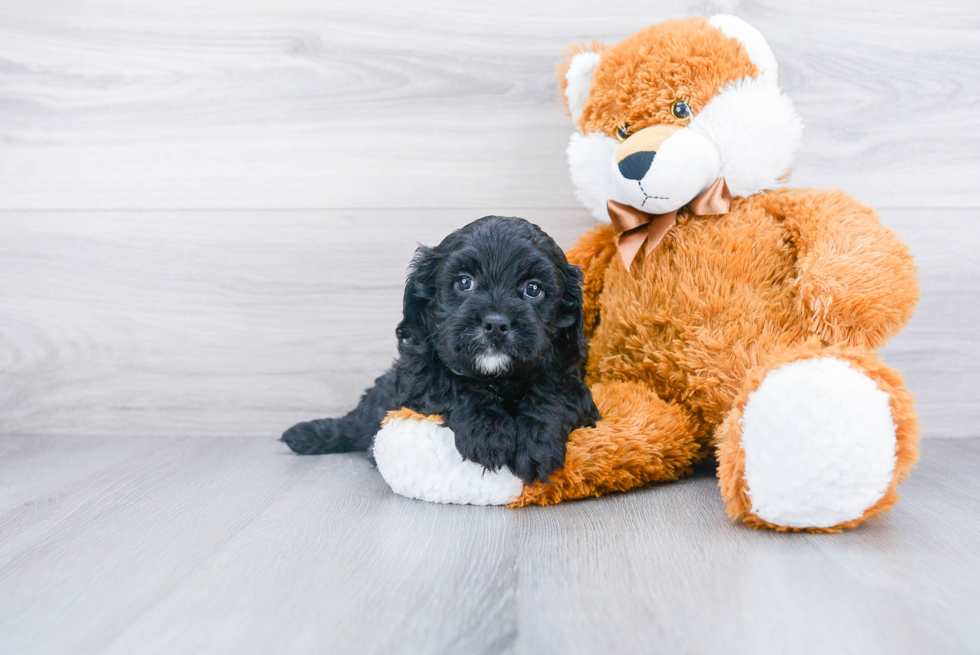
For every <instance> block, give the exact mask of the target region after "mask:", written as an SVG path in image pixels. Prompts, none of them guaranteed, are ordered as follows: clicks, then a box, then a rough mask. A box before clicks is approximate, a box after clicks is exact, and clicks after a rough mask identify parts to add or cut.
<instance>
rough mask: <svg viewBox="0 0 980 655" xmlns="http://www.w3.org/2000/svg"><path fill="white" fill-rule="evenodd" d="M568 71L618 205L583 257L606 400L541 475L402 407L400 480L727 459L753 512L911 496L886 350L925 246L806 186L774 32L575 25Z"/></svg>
mask: <svg viewBox="0 0 980 655" xmlns="http://www.w3.org/2000/svg"><path fill="white" fill-rule="evenodd" d="M559 84H560V87H561V90H562V92H563V96H564V100H565V102H566V105H567V108H568V112H569V114H570V115H571V118H572V120H573V122H574V125H575V131H574V132H573V134H572V135H571V139H570V141H569V145H568V149H567V155H568V164H569V168H570V172H571V178H572V181H573V184H574V187H575V191H576V195H577V197H578V198H579V200H580V201H581V202H582V204H583V205H585V207H586V208H588V210H589V211H590V212H591V214H592V215H593V216H594V218H595V219H596V220H597V221H598V222H599V223H600V224H599V225H598V226H597V227H596V228H595V229H593V230H592V231H591V232H589V233H587V234H585V235H584V236H583V237H581V239H580V240H579V241H578V243H576V244H575V245H574V246H573V247H572V249H571V250H570V251H569V253H568V259H569V261H570V262H571V263H573V264H576V265H578V266H579V267H580V268H581V270H582V272H583V275H584V286H583V293H584V322H585V329H586V334H587V336H588V338H589V340H590V344H589V357H588V363H587V367H586V381H587V383H588V384H589V387H590V389H591V390H592V393H593V396H594V398H595V402H596V405H597V407H598V409H599V412H600V414H601V415H602V419H601V420H600V421H599V422H598V423H597V425H596V427H594V428H580V429H578V430H576V431H574V432H573V433H572V434H571V435H570V436H569V441H568V446H567V456H566V458H565V465H564V467H563V468H562V469H559V470H557V471H556V472H555V473H554V474H552V476H551V477H550V478H549V480H547V481H537V482H535V483H534V484H531V485H524V484H522V483H521V481H520V480H518V479H516V478H515V477H514V476H513V475H511V474H510V473H509V472H508V471H506V470H501V471H498V472H496V473H494V474H492V475H490V474H485V473H484V472H482V470H478V469H480V467H478V466H476V465H474V464H472V463H471V462H463V463H462V464H460V462H459V461H458V459H459V457H458V454H455V453H454V452H453V446H452V434H451V431H449V430H448V429H447V428H445V427H440V426H439V425H438V424H437V423H436V422H434V421H432V420H431V419H429V418H428V417H422V416H413V415H411V414H412V413H411V412H408V411H407V410H402V411H401V412H395V413H392V415H390V416H389V417H388V419H386V423H385V425H384V427H383V428H382V429H381V431H380V432H379V433H378V436H377V440H376V445H375V456H376V459H377V462H378V466H379V469H380V470H381V472H382V475H383V476H384V477H385V479H386V480H388V482H389V484H392V487H393V488H394V489H395V490H396V491H398V492H399V493H404V494H405V495H411V496H414V497H420V498H425V499H427V500H437V501H440V502H475V503H479V504H501V503H508V504H510V505H511V506H514V507H523V506H527V505H532V504H540V505H548V504H553V503H557V502H561V501H564V500H570V499H578V498H586V497H590V496H599V495H602V494H606V493H610V492H617V491H626V490H629V489H634V488H637V487H641V486H645V485H650V484H653V483H665V482H670V481H674V480H677V479H679V478H681V477H683V476H685V475H688V474H690V473H691V472H692V470H693V468H694V467H695V465H697V464H698V463H700V462H710V461H714V462H715V463H716V465H717V477H718V484H719V487H720V490H721V495H722V497H723V499H724V502H725V505H726V509H727V512H728V514H729V516H730V517H732V518H733V519H735V520H740V521H743V522H744V523H745V524H747V525H749V526H751V527H754V528H771V529H775V530H780V531H798V530H807V531H811V532H836V531H840V530H841V529H844V528H849V527H854V526H856V525H858V524H859V523H861V522H862V521H864V520H866V519H868V518H871V517H873V516H875V515H878V514H880V513H882V512H885V511H887V510H888V509H890V508H891V507H892V506H893V505H894V504H895V502H896V501H897V499H898V496H897V494H896V487H897V485H898V484H899V483H901V482H902V480H903V479H904V478H905V476H906V475H907V474H908V472H909V470H910V468H911V467H912V465H913V464H914V462H915V461H916V459H917V444H918V439H919V428H918V423H917V419H916V414H915V410H914V406H913V398H912V395H911V393H910V392H909V390H908V389H907V387H906V386H905V383H904V381H903V379H902V377H901V375H900V374H899V373H898V372H897V371H896V370H894V369H893V368H891V367H889V366H888V365H886V364H885V363H884V362H883V361H882V360H881V359H880V358H879V357H878V356H877V354H876V349H877V348H880V347H881V346H883V345H884V344H885V343H886V342H887V341H888V340H889V339H890V338H891V337H892V336H894V335H895V334H896V333H897V332H898V331H899V330H900V329H901V328H902V327H903V326H904V325H905V323H906V322H907V321H908V320H909V318H910V317H911V315H912V312H913V309H914V306H915V304H916V302H917V300H918V295H919V284H918V278H917V275H916V270H915V266H914V264H913V261H912V257H911V255H910V253H909V251H908V248H907V246H906V245H905V244H903V243H902V242H901V241H900V240H899V239H898V238H897V237H896V236H895V235H894V234H893V233H892V232H891V231H890V230H888V229H887V228H886V227H884V226H883V225H882V224H881V222H880V221H879V219H878V217H877V215H876V214H875V212H874V211H873V210H871V209H869V208H867V207H864V206H862V205H860V204H858V203H857V202H856V201H855V200H853V199H852V198H850V197H849V196H847V195H846V194H844V193H843V192H841V191H837V190H813V189H791V188H786V185H787V181H788V179H789V176H790V172H791V168H792V160H793V156H794V154H795V152H796V150H797V148H798V147H799V144H800V138H801V133H802V124H801V121H800V119H799V117H798V115H797V113H796V111H795V109H794V108H793V105H792V103H791V101H790V100H789V98H788V97H787V96H786V95H785V94H784V93H783V92H782V90H781V88H780V86H779V74H778V68H777V64H776V59H775V57H774V56H773V53H772V51H771V49H770V48H769V46H768V44H767V43H766V41H765V39H764V38H763V37H762V35H761V34H760V33H759V32H758V31H757V30H756V29H755V28H753V27H752V26H750V25H749V24H747V23H746V22H744V21H743V20H741V19H739V18H737V17H734V16H729V15H715V16H712V17H710V18H704V17H697V18H690V19H686V20H670V21H665V22H662V23H658V24H655V25H652V26H649V27H646V28H644V29H642V30H640V31H639V32H637V33H635V34H634V35H632V36H630V37H629V38H627V39H625V40H624V41H622V42H620V43H618V44H616V45H612V46H606V45H603V44H601V43H598V42H594V43H591V44H581V45H578V46H573V48H572V49H571V50H570V51H569V52H568V53H567V56H566V58H565V60H564V61H563V62H562V64H561V65H560V66H559ZM447 432H448V434H446V433H447ZM379 454H380V456H379ZM465 465H470V467H467V466H465ZM464 469H465V470H464Z"/></svg>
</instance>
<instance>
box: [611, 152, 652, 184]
mask: <svg viewBox="0 0 980 655" xmlns="http://www.w3.org/2000/svg"><path fill="white" fill-rule="evenodd" d="M656 156H657V153H656V152H652V151H647V152H634V153H633V154H632V155H630V156H629V157H626V158H625V159H623V161H621V162H619V172H620V173H622V174H623V177H625V178H626V179H627V180H642V179H643V176H644V175H646V174H647V171H648V170H650V164H652V163H653V158H654V157H656Z"/></svg>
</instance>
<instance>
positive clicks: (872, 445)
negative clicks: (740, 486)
mask: <svg viewBox="0 0 980 655" xmlns="http://www.w3.org/2000/svg"><path fill="white" fill-rule="evenodd" d="M741 425H742V449H743V451H744V453H745V481H746V484H747V486H748V494H749V497H750V498H751V499H752V511H753V512H755V514H756V515H758V516H759V517H760V518H762V519H764V520H766V521H769V522H770V523H774V524H776V525H783V526H788V527H818V528H827V527H832V526H835V525H837V524H839V523H842V522H844V521H849V520H852V519H856V518H858V517H860V516H862V515H863V514H864V511H865V510H866V509H868V508H869V507H871V506H872V505H874V504H875V503H876V502H877V501H878V500H880V499H881V497H882V496H883V495H884V494H885V492H886V491H887V489H888V485H889V484H890V483H891V480H892V474H893V473H894V470H895V461H896V455H895V448H896V438H895V432H896V430H897V428H896V426H895V421H894V419H893V417H892V413H891V407H890V404H889V395H888V394H887V393H885V392H884V391H882V390H881V389H879V388H878V385H877V384H876V383H875V382H874V380H872V379H871V378H869V377H867V376H866V375H864V373H862V372H861V371H858V370H857V369H855V368H852V367H851V366H850V365H849V364H848V363H847V362H845V361H842V360H840V359H836V358H833V357H824V358H819V359H807V360H801V361H798V362H793V363H790V364H786V365H784V366H781V367H780V368H778V369H776V370H774V371H772V372H770V373H769V374H768V375H767V376H766V378H765V379H764V380H763V381H762V384H761V385H759V388H758V389H756V391H755V392H753V393H752V394H750V395H749V400H748V403H747V404H746V406H745V411H744V414H743V417H742V422H741Z"/></svg>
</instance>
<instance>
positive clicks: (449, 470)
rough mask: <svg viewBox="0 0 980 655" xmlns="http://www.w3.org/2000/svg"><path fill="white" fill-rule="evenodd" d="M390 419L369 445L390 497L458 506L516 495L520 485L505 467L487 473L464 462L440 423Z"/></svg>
mask: <svg viewBox="0 0 980 655" xmlns="http://www.w3.org/2000/svg"><path fill="white" fill-rule="evenodd" d="M396 414H397V413H392V414H390V415H389V418H388V420H387V421H386V423H385V424H384V425H383V427H382V428H381V430H380V431H379V432H378V434H377V436H376V437H375V440H374V458H375V461H376V462H377V464H378V470H379V471H380V472H381V476H382V477H383V478H384V479H385V482H387V483H388V485H389V486H390V487H391V489H392V491H394V492H395V493H396V494H399V495H401V496H407V497H409V498H417V499H419V500H426V501H429V502H432V503H455V504H459V505H504V504H506V503H511V502H514V501H515V500H517V498H518V497H519V496H520V495H521V492H522V491H523V490H524V483H523V482H521V480H520V478H518V477H516V476H515V475H514V474H513V473H511V472H510V470H509V469H507V468H506V467H503V468H501V469H499V470H497V471H487V470H485V469H484V468H483V467H482V466H480V465H479V464H476V463H474V462H471V461H468V460H464V459H463V458H462V456H461V455H460V454H459V451H458V450H456V438H455V435H454V434H453V431H452V430H450V429H449V428H447V427H443V426H442V425H441V424H440V421H438V420H433V419H432V418H430V417H423V416H421V415H418V416H415V417H409V416H398V415H396Z"/></svg>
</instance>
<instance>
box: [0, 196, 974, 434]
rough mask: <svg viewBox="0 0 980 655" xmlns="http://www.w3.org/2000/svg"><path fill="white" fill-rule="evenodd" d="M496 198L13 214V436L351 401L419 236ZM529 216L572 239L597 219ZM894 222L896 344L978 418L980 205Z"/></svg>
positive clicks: (931, 405) (147, 429)
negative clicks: (905, 290) (915, 290)
mask: <svg viewBox="0 0 980 655" xmlns="http://www.w3.org/2000/svg"><path fill="white" fill-rule="evenodd" d="M488 213H491V210H489V209H484V210H478V211H474V210H402V211H396V210H346V211H281V212H260V211H236V212H158V213H152V212H138V213H136V214H135V215H134V214H133V213H130V212H66V213H60V212H7V213H0V280H6V281H8V283H6V284H0V334H2V335H3V338H2V339H0V434H22V435H31V434H33V435H59V434H60V435H92V436H95V435H129V436H136V435H142V436H151V435H155V434H164V435H171V436H181V435H184V436H192V435H200V434H208V435H212V436H255V437H269V436H273V435H278V434H280V433H281V432H282V431H283V430H284V429H285V428H286V427H288V426H289V425H292V424H293V423H294V422H296V421H299V420H307V419H310V418H314V417H320V416H327V415H331V414H339V413H344V412H346V411H347V410H348V409H350V408H351V407H353V405H354V404H355V403H356V401H357V398H358V397H359V395H360V394H361V392H362V391H363V390H364V389H365V388H366V387H367V386H369V385H370V383H371V381H372V380H373V379H374V378H375V377H376V376H377V375H380V374H381V373H382V372H383V371H384V370H385V369H386V368H387V367H388V365H389V364H390V363H391V360H392V358H393V357H394V355H395V339H394V336H393V331H394V326H395V324H396V323H397V322H398V320H399V317H400V313H401V295H402V288H403V286H402V285H403V281H404V274H405V267H406V266H407V264H408V261H409V259H410V258H411V255H412V252H413V251H414V248H415V245H416V243H417V242H419V241H421V242H423V243H427V244H430V245H431V244H434V243H437V242H438V241H439V240H440V239H441V238H442V237H443V236H444V235H445V234H447V233H448V232H450V231H451V230H452V229H455V228H456V227H459V226H460V225H463V224H465V223H466V222H469V221H470V220H472V219H475V218H477V217H479V216H481V215H484V214H488ZM517 213H519V214H521V215H523V216H525V217H527V218H529V219H531V220H533V221H535V222H537V223H539V224H540V225H541V226H542V227H544V228H545V229H546V230H547V231H548V232H550V233H551V234H553V235H554V236H555V237H556V238H557V240H558V241H559V243H560V244H561V245H562V246H563V247H568V246H570V245H571V244H572V243H573V242H574V240H575V238H576V237H577V236H578V235H580V234H582V233H584V232H585V231H586V230H588V229H589V228H590V227H591V226H592V225H593V222H592V220H591V219H590V218H589V217H588V216H587V215H586V213H585V212H584V211H583V210H574V211H573V210H543V209H522V210H519V212H517ZM883 220H884V221H885V222H886V223H887V224H889V225H891V226H892V227H894V228H895V230H896V231H897V232H898V233H899V235H900V236H902V237H903V238H904V239H905V240H906V241H907V242H909V243H910V244H911V246H912V250H913V252H915V253H916V255H917V263H918V265H919V268H920V274H921V277H922V282H923V292H922V301H921V303H920V306H919V308H918V310H917V313H916V315H915V317H914V318H913V320H912V322H911V323H910V325H909V326H908V327H906V329H905V330H904V331H903V332H902V333H901V334H900V335H899V336H898V338H896V339H895V340H894V341H893V342H892V343H891V344H889V345H888V347H887V348H885V349H884V351H883V354H884V356H885V357H886V358H887V360H888V361H889V362H890V363H892V364H893V365H894V366H896V367H897V368H898V369H899V370H900V371H902V372H903V373H904V374H905V376H906V379H907V381H908V384H909V386H910V388H911V389H912V391H913V392H914V393H915V394H916V398H917V403H918V408H919V412H920V415H921V420H922V425H923V431H924V434H925V435H926V436H972V435H975V434H976V425H977V424H978V422H980V405H978V404H977V403H976V402H975V396H976V392H977V390H978V389H980V333H978V332H977V330H976V325H977V323H978V322H980V309H978V308H980V273H978V271H980V260H978V255H977V250H976V248H975V245H974V244H975V243H976V242H977V240H978V239H980V211H977V210H973V211H959V210H943V211H939V210H932V211H929V212H924V211H919V210H888V211H885V212H883ZM952 235H955V237H953V236H952Z"/></svg>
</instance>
